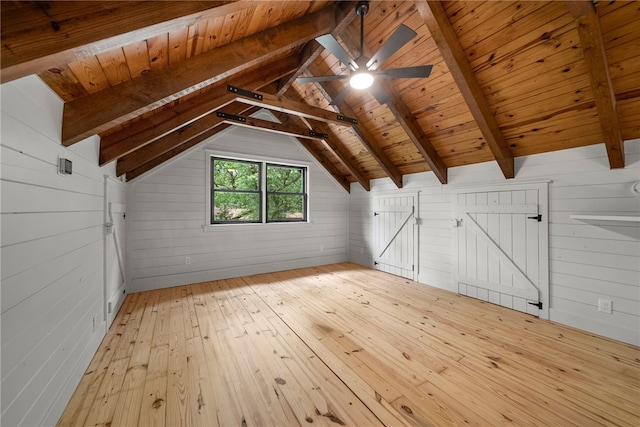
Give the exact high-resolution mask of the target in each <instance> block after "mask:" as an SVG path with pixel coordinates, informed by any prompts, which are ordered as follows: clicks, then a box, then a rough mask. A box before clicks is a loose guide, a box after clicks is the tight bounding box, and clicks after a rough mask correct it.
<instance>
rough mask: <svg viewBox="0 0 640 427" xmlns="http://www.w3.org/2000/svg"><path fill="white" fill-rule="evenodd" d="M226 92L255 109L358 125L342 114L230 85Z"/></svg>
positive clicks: (352, 119)
mask: <svg viewBox="0 0 640 427" xmlns="http://www.w3.org/2000/svg"><path fill="white" fill-rule="evenodd" d="M227 91H229V92H231V93H233V94H236V95H239V96H238V97H237V98H236V99H235V101H237V102H242V103H245V104H249V105H253V106H256V107H262V108H266V109H269V110H276V111H280V112H281V113H286V114H292V115H294V116H299V117H304V118H307V119H314V120H319V121H321V122H326V123H333V124H335V125H338V126H355V125H357V124H358V120H357V119H354V118H351V117H346V116H344V115H343V114H336V113H334V112H332V111H327V110H323V109H322V108H317V107H312V106H310V105H307V104H303V103H300V102H292V101H289V100H286V99H281V98H278V97H277V96H274V95H269V94H266V93H260V92H252V91H248V90H245V89H242V88H238V87H235V86H231V85H228V86H227Z"/></svg>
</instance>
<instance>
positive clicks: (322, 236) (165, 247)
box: [127, 127, 348, 291]
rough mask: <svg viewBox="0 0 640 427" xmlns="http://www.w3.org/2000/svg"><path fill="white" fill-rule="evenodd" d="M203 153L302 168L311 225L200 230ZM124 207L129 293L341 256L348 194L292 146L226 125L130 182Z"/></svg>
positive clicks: (203, 213)
mask: <svg viewBox="0 0 640 427" xmlns="http://www.w3.org/2000/svg"><path fill="white" fill-rule="evenodd" d="M205 149H208V150H214V152H216V153H218V154H221V155H225V154H226V155H228V156H230V157H234V156H235V155H238V156H247V157H248V158H254V159H256V160H262V159H263V158H264V157H267V158H268V159H280V160H282V161H283V162H287V161H290V162H292V163H295V162H297V161H298V162H299V161H302V162H307V163H309V165H310V168H309V175H310V177H309V183H310V184H309V185H310V193H309V194H310V201H309V205H310V207H309V212H310V214H309V215H310V219H311V223H308V224H307V223H304V224H303V223H298V224H291V223H290V224H245V225H219V226H205V223H206V220H207V214H206V192H207V190H206V182H207V179H208V177H207V176H206V175H207V174H206V164H207V162H208V156H207V151H205ZM128 208H129V212H128V213H127V227H128V229H127V235H128V242H127V259H128V264H129V275H128V277H130V279H131V281H130V283H131V284H132V285H133V289H134V290H135V291H141V290H147V289H154V288H162V287H169V286H176V285H182V284H187V283H196V282H202V281H209V280H215V279H221V278H228V277H237V276H242V275H247V274H255V273H262V272H269V271H278V270H286V269H291V268H298V267H307V266H312V265H321V264H328V263H334V262H342V261H346V258H347V208H348V203H347V193H346V192H345V191H344V189H343V188H342V187H340V186H339V185H338V184H336V183H335V181H334V180H333V178H331V177H330V176H329V175H327V173H326V172H325V171H324V169H322V168H321V167H320V166H318V165H317V164H316V163H315V160H313V158H312V157H311V156H310V155H309V154H308V153H307V152H306V151H305V150H304V149H303V148H302V147H301V146H300V145H299V143H298V142H297V141H296V140H294V139H293V138H290V137H285V136H281V135H277V134H273V133H269V132H264V131H258V130H253V129H247V128H242V127H232V128H229V129H228V130H225V131H223V132H221V133H219V134H218V135H215V136H214V137H212V138H210V139H209V140H208V141H205V142H203V143H202V144H200V145H198V146H197V147H194V148H193V149H191V150H190V151H188V152H187V153H186V154H183V155H182V156H180V157H179V158H177V159H176V160H174V161H171V162H168V163H166V164H165V165H163V166H161V167H160V168H158V169H155V170H154V171H152V172H150V173H149V174H147V175H144V176H141V177H140V178H138V179H136V180H134V181H132V182H130V183H129V201H128ZM187 257H189V258H190V261H191V264H187V263H186V258H187Z"/></svg>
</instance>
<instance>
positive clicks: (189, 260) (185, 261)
mask: <svg viewBox="0 0 640 427" xmlns="http://www.w3.org/2000/svg"><path fill="white" fill-rule="evenodd" d="M184 264H185V265H191V257H190V256H186V257H184Z"/></svg>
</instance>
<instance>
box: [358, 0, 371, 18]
mask: <svg viewBox="0 0 640 427" xmlns="http://www.w3.org/2000/svg"><path fill="white" fill-rule="evenodd" d="M367 12H369V2H368V1H359V2H358V4H357V5H356V15H358V16H364V15H366V14H367Z"/></svg>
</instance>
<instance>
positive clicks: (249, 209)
mask: <svg viewBox="0 0 640 427" xmlns="http://www.w3.org/2000/svg"><path fill="white" fill-rule="evenodd" d="M210 221H211V224H241V223H263V222H306V221H307V168H306V167H304V166H291V165H282V164H276V163H266V162H259V161H249V160H237V159H228V158H221V157H211V212H210Z"/></svg>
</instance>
